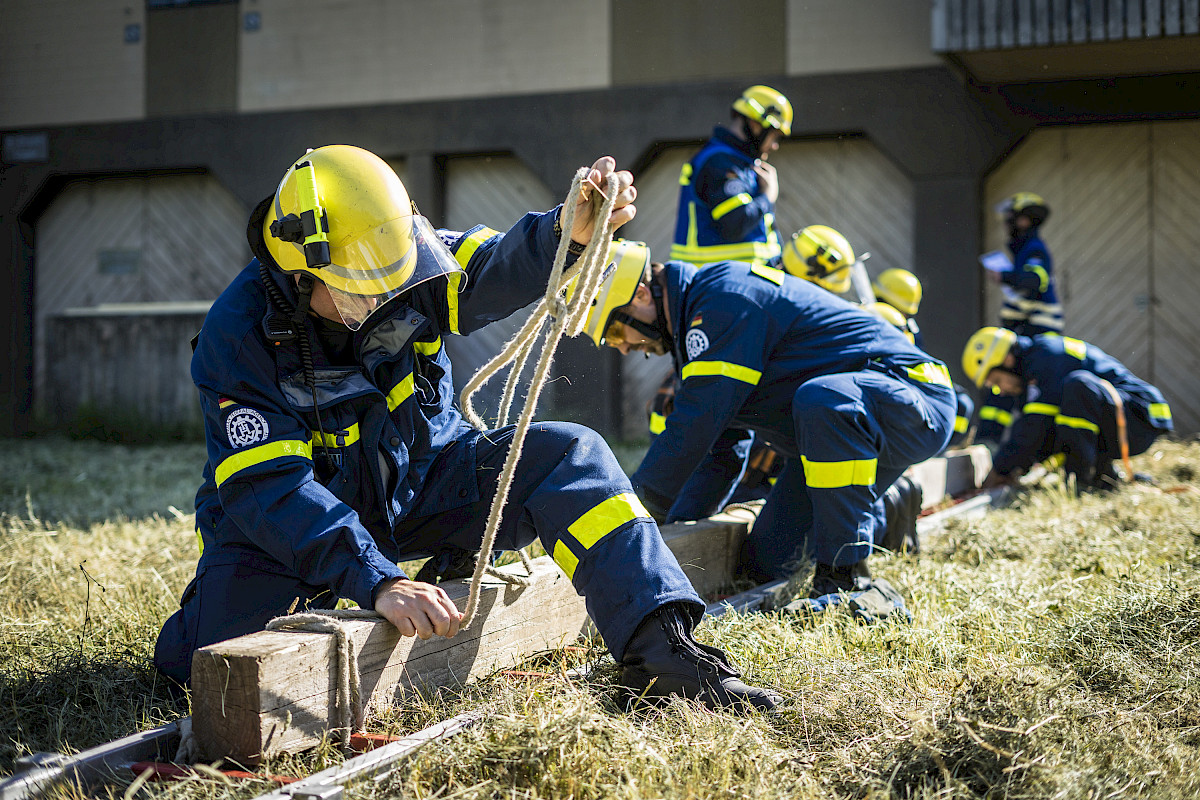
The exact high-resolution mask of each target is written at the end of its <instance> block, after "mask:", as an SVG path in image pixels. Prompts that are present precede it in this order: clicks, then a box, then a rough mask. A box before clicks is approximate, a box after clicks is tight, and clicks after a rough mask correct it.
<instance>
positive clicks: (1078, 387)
mask: <svg viewBox="0 0 1200 800" xmlns="http://www.w3.org/2000/svg"><path fill="white" fill-rule="evenodd" d="M963 370H964V371H965V372H966V373H967V376H968V377H969V378H970V379H971V380H972V381H974V382H975V385H976V386H978V387H980V388H983V387H984V386H988V387H993V388H995V389H996V390H997V391H999V393H1000V394H1003V395H1006V396H1009V397H1020V396H1021V395H1024V396H1025V406H1024V407H1023V408H1022V409H1021V416H1020V418H1018V419H1017V421H1016V423H1015V424H1014V425H1013V429H1012V434H1011V435H1010V437H1009V438H1008V439H1007V440H1006V441H1005V443H1004V444H1003V445H1001V446H1000V449H999V450H998V451H997V452H996V455H995V457H994V458H993V459H992V471H991V474H990V475H988V478H987V480H986V481H985V482H984V486H985V487H996V486H1002V485H1005V484H1008V483H1012V482H1013V481H1015V480H1016V479H1017V478H1019V477H1020V476H1021V475H1022V474H1023V473H1024V472H1025V470H1027V469H1029V467H1031V466H1033V465H1034V464H1036V463H1038V462H1041V461H1044V460H1045V459H1047V458H1049V457H1050V456H1053V455H1055V454H1057V453H1062V454H1064V455H1065V457H1066V459H1065V462H1064V468H1065V469H1066V472H1067V474H1068V475H1074V476H1075V486H1076V489H1077V490H1086V489H1100V490H1106V489H1113V488H1116V486H1117V483H1118V478H1117V474H1116V471H1115V469H1114V467H1113V461H1114V460H1116V459H1118V458H1121V457H1122V456H1123V455H1137V454H1138V453H1143V452H1145V451H1146V450H1147V449H1148V448H1149V447H1150V445H1151V443H1153V442H1154V440H1155V439H1156V438H1158V437H1159V436H1161V435H1162V434H1164V433H1167V432H1169V431H1170V430H1171V429H1172V428H1173V423H1172V421H1171V408H1170V406H1168V405H1167V402H1166V400H1164V399H1163V396H1162V393H1161V392H1160V391H1159V390H1158V389H1157V388H1156V387H1154V386H1152V385H1150V384H1149V383H1146V382H1145V381H1143V380H1142V379H1141V378H1139V377H1137V376H1136V375H1134V374H1133V373H1132V372H1130V371H1129V369H1128V368H1127V367H1126V366H1125V365H1124V364H1122V363H1121V362H1120V361H1117V360H1116V359H1115V358H1113V357H1112V356H1110V355H1108V354H1107V353H1105V352H1104V351H1103V350H1101V349H1100V348H1098V347H1096V346H1095V345H1094V344H1088V343H1087V342H1084V341H1080V340H1079V339H1072V338H1071V337H1069V336H1060V335H1058V334H1056V333H1043V334H1038V335H1037V336H1019V335H1017V334H1016V333H1014V332H1013V331H1011V330H1008V329H1007V328H982V329H980V330H978V331H976V332H975V334H974V335H972V336H971V338H970V339H969V340H968V341H967V345H966V347H965V348H964V349H963ZM1122 438H1124V445H1122ZM1122 450H1124V451H1125V452H1124V453H1122ZM1129 477H1133V476H1129Z"/></svg>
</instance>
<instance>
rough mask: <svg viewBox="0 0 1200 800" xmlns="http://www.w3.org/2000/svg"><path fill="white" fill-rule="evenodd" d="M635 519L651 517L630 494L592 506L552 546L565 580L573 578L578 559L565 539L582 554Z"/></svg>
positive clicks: (635, 497) (636, 498)
mask: <svg viewBox="0 0 1200 800" xmlns="http://www.w3.org/2000/svg"><path fill="white" fill-rule="evenodd" d="M635 519H652V517H651V516H650V512H648V511H646V507H645V506H643V505H642V501H641V500H639V499H638V497H637V495H635V494H633V493H632V492H625V493H623V494H619V495H617V496H615V497H610V498H608V499H607V500H605V501H604V502H602V503H598V504H596V505H595V506H593V507H592V508H590V509H588V510H587V511H585V512H584V513H583V515H582V516H581V517H579V519H577V520H575V521H574V522H572V523H571V524H570V525H568V526H567V532H566V534H565V535H564V536H563V537H562V538H560V539H559V540H558V541H557V542H555V543H554V552H553V553H552V555H553V557H554V562H555V563H556V564H558V566H559V567H561V568H562V571H563V572H565V573H567V577H568V578H574V577H575V568H576V567H578V566H579V558H580V557H579V556H578V555H576V554H575V552H573V551H574V550H576V548H574V547H571V546H568V545H567V544H566V543H565V542H566V539H567V536H570V538H572V539H574V540H575V543H576V544H578V550H579V551H581V552H586V551H587V550H590V549H591V548H592V546H593V545H595V544H596V542H598V541H600V540H601V539H603V538H604V537H605V536H607V535H608V534H610V533H612V532H613V531H615V530H616V529H617V528H620V527H621V526H622V525H624V524H626V523H627V522H632V521H633V520H635Z"/></svg>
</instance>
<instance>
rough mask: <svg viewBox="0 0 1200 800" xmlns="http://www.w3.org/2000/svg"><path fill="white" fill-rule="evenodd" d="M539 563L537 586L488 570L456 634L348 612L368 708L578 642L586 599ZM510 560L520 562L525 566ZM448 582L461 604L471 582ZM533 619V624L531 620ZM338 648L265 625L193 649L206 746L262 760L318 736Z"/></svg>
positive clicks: (327, 721) (332, 695)
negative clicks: (471, 615)
mask: <svg viewBox="0 0 1200 800" xmlns="http://www.w3.org/2000/svg"><path fill="white" fill-rule="evenodd" d="M533 565H534V582H533V585H532V586H528V587H514V586H509V585H507V584H504V583H502V582H500V581H498V580H496V579H494V578H486V579H485V581H484V585H483V589H482V591H481V593H480V598H479V611H478V617H477V622H476V623H475V624H474V625H472V626H471V627H470V628H468V629H467V630H465V631H462V632H460V633H459V634H458V635H457V636H455V637H454V638H453V639H443V638H441V637H433V638H431V639H428V640H421V639H417V638H411V637H402V636H400V635H399V633H398V632H397V631H396V629H395V628H394V627H393V626H392V625H390V624H388V623H386V622H382V621H371V620H347V621H346V622H345V623H344V625H345V627H346V629H347V631H348V633H349V635H350V637H351V638H352V639H353V641H354V643H355V646H356V649H357V652H358V664H359V672H360V675H361V681H362V695H363V702H364V706H365V707H366V709H367V710H368V711H373V710H376V709H379V708H382V707H385V706H387V705H390V704H391V703H392V702H393V701H394V699H395V698H396V697H397V696H398V695H400V694H403V693H404V692H406V691H408V690H411V689H413V688H416V687H422V686H444V685H458V684H462V683H465V682H467V681H468V680H471V679H473V678H477V677H479V676H482V675H486V674H489V673H491V672H493V671H495V670H496V669H499V668H502V667H504V666H507V665H509V664H511V663H513V662H514V660H515V659H519V658H521V657H524V656H527V655H529V654H532V653H535V652H538V651H540V650H545V649H549V648H553V647H558V646H560V645H562V644H564V643H566V642H571V641H575V640H576V639H577V638H578V637H579V635H580V633H581V632H582V631H584V630H585V629H586V626H587V625H588V624H589V623H588V616H587V612H586V611H585V610H584V605H583V599H582V598H580V597H579V596H578V595H577V594H576V593H575V589H574V587H573V586H572V585H571V581H570V580H569V579H568V578H567V577H566V575H564V574H563V573H562V572H561V571H559V569H558V567H557V566H556V565H555V564H554V562H553V561H552V560H551V559H550V558H549V557H542V558H539V559H535V560H534V562H533ZM505 569H511V570H513V571H514V572H515V573H516V574H520V572H521V571H522V570H521V567H520V566H519V565H513V566H512V567H508V568H505ZM443 588H444V589H445V590H446V593H447V594H448V595H449V596H450V598H451V599H452V600H454V602H455V603H456V604H457V605H458V607H459V608H460V609H461V608H464V607H465V605H466V599H467V594H468V591H467V586H466V583H465V582H457V581H455V582H448V583H445V584H443ZM535 618H536V619H537V624H536V625H530V624H528V623H529V621H530V620H531V619H535ZM335 647H336V643H335V637H333V636H331V635H328V634H320V633H299V632H278V631H262V632H259V633H253V634H249V635H247V636H241V637H238V638H237V639H231V640H229V641H226V642H221V643H218V644H215V645H211V646H209V647H205V648H201V649H200V650H199V651H197V653H196V657H195V659H194V661H193V664H192V710H193V714H192V717H193V732H194V734H195V736H196V739H197V744H198V745H199V747H200V749H201V751H202V752H203V753H204V754H205V755H206V756H207V757H210V758H216V757H220V756H228V757H232V758H234V759H235V760H237V761H239V762H241V763H246V764H256V763H258V761H259V760H261V758H263V757H264V756H266V755H271V754H277V753H283V752H294V751H298V750H303V749H306V748H309V747H312V746H313V745H315V744H316V743H317V742H318V741H320V739H321V737H322V736H323V735H324V734H325V733H326V732H327V731H328V730H329V729H330V728H332V727H336V724H337V723H336V722H335V721H336V720H338V719H339V717H338V715H337V706H336V691H337V685H338V684H337V681H338V676H337V674H336V668H335V666H334V665H335V664H336V663H337V662H336V658H335V656H336V652H335Z"/></svg>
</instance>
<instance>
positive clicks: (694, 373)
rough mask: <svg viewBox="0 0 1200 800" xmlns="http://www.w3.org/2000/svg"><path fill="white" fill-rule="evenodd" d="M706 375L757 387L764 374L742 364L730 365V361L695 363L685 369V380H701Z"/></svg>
mask: <svg viewBox="0 0 1200 800" xmlns="http://www.w3.org/2000/svg"><path fill="white" fill-rule="evenodd" d="M706 375H721V376H724V377H726V378H733V379H734V380H735V381H741V382H742V383H748V384H750V385H751V386H757V385H758V382H759V381H760V380H762V373H761V372H759V371H758V370H756V369H750V368H749V367H743V366H742V365H741V364H730V363H729V362H728V361H693V362H691V363H690V364H688V365H687V366H686V367H684V368H683V379H684V380H685V381H686V380H687V379H688V378H699V377H703V376H706Z"/></svg>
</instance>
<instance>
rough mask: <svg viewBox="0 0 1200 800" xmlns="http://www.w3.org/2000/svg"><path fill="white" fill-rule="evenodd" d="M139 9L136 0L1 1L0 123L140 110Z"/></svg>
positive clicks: (134, 114) (104, 117) (102, 117)
mask: <svg viewBox="0 0 1200 800" xmlns="http://www.w3.org/2000/svg"><path fill="white" fill-rule="evenodd" d="M145 15H146V4H145V2H141V0H89V2H79V0H37V2H33V1H32V0H15V1H13V2H6V3H4V4H3V9H2V11H0V128H16V127H23V126H29V125H61V124H65V123H71V122H81V121H85V120H86V121H92V122H101V121H108V120H122V119H137V118H139V117H141V116H143V115H144V113H145V103H144V96H143V85H144V83H145V81H144V75H145V72H144V69H143V66H142V63H143V59H142V47H143V42H144V41H145ZM127 26H137V32H138V38H137V41H134V42H129V43H127V42H126V41H125V36H126V27H127ZM131 31H132V29H131Z"/></svg>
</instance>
